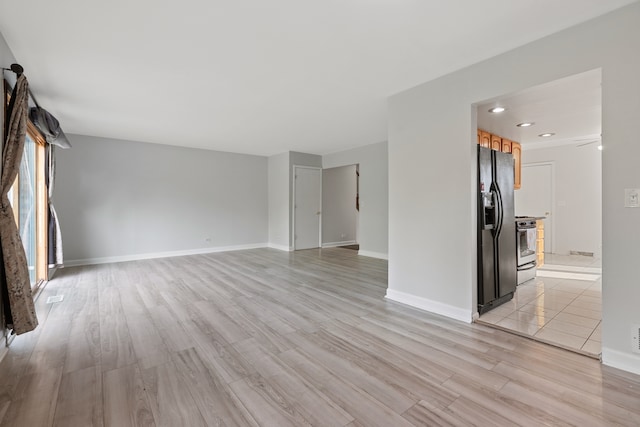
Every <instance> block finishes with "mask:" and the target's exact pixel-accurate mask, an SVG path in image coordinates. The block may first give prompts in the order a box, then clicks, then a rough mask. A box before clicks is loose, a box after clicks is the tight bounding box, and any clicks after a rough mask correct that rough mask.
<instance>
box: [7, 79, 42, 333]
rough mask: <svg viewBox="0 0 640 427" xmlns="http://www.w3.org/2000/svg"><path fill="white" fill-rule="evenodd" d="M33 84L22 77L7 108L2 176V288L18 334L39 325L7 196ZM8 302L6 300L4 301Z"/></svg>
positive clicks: (11, 324) (16, 166) (10, 320)
mask: <svg viewBox="0 0 640 427" xmlns="http://www.w3.org/2000/svg"><path fill="white" fill-rule="evenodd" d="M28 97H29V84H28V83H27V78H26V77H25V76H24V74H21V75H20V76H19V77H18V81H17V82H16V85H15V86H14V88H13V92H12V94H11V101H10V102H9V107H8V108H7V118H6V120H5V124H6V129H5V135H4V144H3V145H2V175H1V176H0V243H1V244H0V249H1V251H2V253H1V256H2V267H4V268H3V269H2V270H3V271H0V286H2V294H3V297H6V298H7V300H6V301H5V313H4V314H5V318H6V323H7V327H9V328H12V329H13V332H14V333H15V334H17V335H19V334H23V333H25V332H29V331H32V330H33V329H35V327H36V326H38V318H37V317H36V312H35V307H34V304H33V296H32V295H31V281H30V280H29V269H28V266H27V258H26V255H25V252H24V247H23V246H22V240H21V239H20V233H19V231H18V227H17V225H16V223H15V219H14V216H13V209H12V208H11V203H10V202H9V197H8V196H7V194H8V193H9V190H10V189H11V186H12V185H13V182H14V181H15V179H16V176H17V175H18V171H19V169H20V161H21V160H22V152H23V150H24V141H25V135H26V130H27V119H28V117H27V102H28ZM3 300H4V298H3Z"/></svg>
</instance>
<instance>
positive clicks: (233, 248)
mask: <svg viewBox="0 0 640 427" xmlns="http://www.w3.org/2000/svg"><path fill="white" fill-rule="evenodd" d="M267 246H268V245H267V243H252V244H248V245H233V246H216V247H213V248H200V249H188V250H184V251H167V252H154V253H146V254H133V255H123V256H114V257H101V258H85V259H72V260H68V261H65V263H64V266H65V267H75V266H79V265H94V264H110V263H115V262H126V261H139V260H143V259H155V258H168V257H175V256H186V255H202V254H210V253H215V252H229V251H242V250H247V249H258V248H266V247H267Z"/></svg>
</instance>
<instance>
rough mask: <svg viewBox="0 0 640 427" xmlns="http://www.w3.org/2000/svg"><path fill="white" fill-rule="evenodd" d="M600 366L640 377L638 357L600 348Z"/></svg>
mask: <svg viewBox="0 0 640 427" xmlns="http://www.w3.org/2000/svg"><path fill="white" fill-rule="evenodd" d="M602 364H603V365H607V366H611V367H612V368H616V369H622V370H623V371H627V372H631V373H633V374H636V375H640V355H638V356H636V355H635V354H631V353H624V352H622V351H618V350H613V349H611V348H607V347H603V348H602Z"/></svg>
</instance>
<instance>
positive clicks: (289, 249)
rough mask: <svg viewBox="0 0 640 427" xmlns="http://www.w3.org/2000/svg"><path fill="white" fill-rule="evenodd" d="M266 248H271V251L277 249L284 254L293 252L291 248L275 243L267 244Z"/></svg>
mask: <svg viewBox="0 0 640 427" xmlns="http://www.w3.org/2000/svg"><path fill="white" fill-rule="evenodd" d="M267 247H269V248H272V249H278V250H279V251H285V252H291V251H293V249H292V248H290V247H289V246H285V245H277V244H275V243H269V244H268V245H267Z"/></svg>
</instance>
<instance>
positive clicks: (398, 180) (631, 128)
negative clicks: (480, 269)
mask: <svg viewBox="0 0 640 427" xmlns="http://www.w3.org/2000/svg"><path fill="white" fill-rule="evenodd" d="M638 22H640V3H634V4H633V5H631V6H628V7H625V8H622V9H620V10H618V11H615V12H613V13H610V14H607V15H604V16H602V17H600V18H598V19H595V20H592V21H589V22H586V23H584V24H581V25H578V26H576V27H573V28H570V29H568V30H565V31H562V32H560V33H557V34H554V35H551V36H549V37H546V38H544V39H541V40H539V41H536V42H533V43H530V44H528V45H525V46H523V47H520V48H518V49H515V50H513V51H510V52H507V53H505V54H502V55H500V56H497V57H495V58H492V59H489V60H487V61H484V62H481V63H478V64H476V65H473V66H471V67H468V68H465V69H463V70H460V71H457V72H455V73H452V74H449V75H447V76H444V77H442V78H439V79H437V80H434V81H431V82H428V83H425V84H423V85H420V86H417V87H415V88H413V89H410V90H407V91H405V92H402V93H400V94H397V95H395V96H393V97H391V98H390V100H389V236H390V238H389V291H388V296H389V297H390V298H392V299H396V300H401V301H403V302H405V303H409V304H412V305H414V306H418V307H422V308H424V309H427V310H430V311H434V312H438V313H441V314H444V315H447V316H450V317H454V318H458V319H461V320H464V321H471V319H472V317H473V315H474V314H475V313H476V311H477V310H476V277H475V276H476V256H477V255H476V209H475V205H476V194H475V187H476V184H475V181H476V178H475V177H476V168H477V167H476V165H475V155H474V154H475V152H476V131H475V129H476V120H475V114H474V113H473V111H475V108H474V107H473V105H475V104H476V103H478V102H481V101H483V100H486V99H490V98H494V97H496V96H500V95H503V94H507V93H513V92H517V91H519V90H523V89H526V88H528V87H532V86H535V85H538V84H542V83H546V82H549V81H552V80H556V79H558V78H562V77H567V76H570V75H573V74H577V73H580V72H584V71H588V70H592V69H597V68H601V69H602V76H603V78H602V80H603V81H602V91H603V92H602V94H603V123H602V125H603V145H604V151H603V153H602V171H603V185H602V191H603V222H602V223H603V248H604V251H603V271H604V283H603V361H604V363H606V364H610V365H613V366H617V367H620V368H622V369H627V370H630V371H634V370H635V371H638V370H640V368H638V367H640V355H638V354H636V353H633V352H632V351H631V327H632V325H634V324H640V312H639V311H638V310H637V303H636V302H637V301H639V300H640V287H638V286H637V285H636V283H637V277H636V274H635V269H634V266H635V264H636V263H637V260H638V259H640V247H638V245H637V244H636V242H638V241H640V227H638V223H640V209H629V208H624V203H623V202H624V200H623V196H624V189H625V188H638V187H640V168H638V167H637V165H636V164H635V163H636V159H638V158H640V144H638V143H637V141H638V131H637V129H636V126H635V123H636V122H637V118H638V117H640V98H638V96H637V94H638V93H640V55H638V52H640V25H638ZM639 373H640V372H639Z"/></svg>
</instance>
